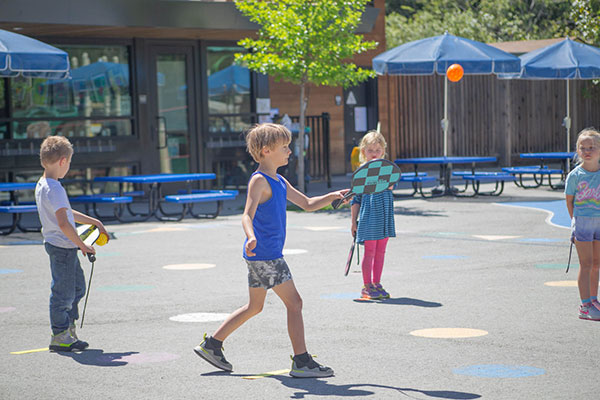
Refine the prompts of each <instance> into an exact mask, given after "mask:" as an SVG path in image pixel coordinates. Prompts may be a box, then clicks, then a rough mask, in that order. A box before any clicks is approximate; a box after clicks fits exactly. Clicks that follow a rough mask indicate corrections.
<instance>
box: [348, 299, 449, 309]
mask: <svg viewBox="0 0 600 400" xmlns="http://www.w3.org/2000/svg"><path fill="white" fill-rule="evenodd" d="M354 301H355V302H357V303H377V304H394V305H401V306H416V307H427V308H431V307H441V306H442V303H438V302H434V301H425V300H419V299H411V298H410V297H396V298H390V299H382V300H366V299H365V300H363V299H355V300H354Z"/></svg>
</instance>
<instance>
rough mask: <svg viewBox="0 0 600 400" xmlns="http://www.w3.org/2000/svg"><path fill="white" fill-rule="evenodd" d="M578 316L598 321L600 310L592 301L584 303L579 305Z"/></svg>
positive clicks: (599, 319)
mask: <svg viewBox="0 0 600 400" xmlns="http://www.w3.org/2000/svg"><path fill="white" fill-rule="evenodd" d="M579 318H580V319H588V320H590V321H600V310H598V309H597V308H596V307H594V305H593V304H592V303H586V304H582V305H580V306H579Z"/></svg>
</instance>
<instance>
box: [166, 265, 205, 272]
mask: <svg viewBox="0 0 600 400" xmlns="http://www.w3.org/2000/svg"><path fill="white" fill-rule="evenodd" d="M216 266H217V265H216V264H171V265H165V266H164V267H163V269H170V270H177V271H189V270H194V269H209V268H214V267H216Z"/></svg>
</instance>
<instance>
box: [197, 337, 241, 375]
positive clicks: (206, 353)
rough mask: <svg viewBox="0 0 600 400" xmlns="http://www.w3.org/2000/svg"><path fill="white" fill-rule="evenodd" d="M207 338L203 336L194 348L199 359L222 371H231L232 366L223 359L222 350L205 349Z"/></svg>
mask: <svg viewBox="0 0 600 400" xmlns="http://www.w3.org/2000/svg"><path fill="white" fill-rule="evenodd" d="M207 341H208V339H207V337H206V333H205V334H204V340H203V341H202V343H200V344H199V345H198V346H196V347H194V352H195V353H196V354H198V355H199V356H200V357H202V358H203V359H205V360H206V361H208V362H209V363H211V364H212V365H214V366H215V367H217V368H219V369H222V370H223V371H227V372H231V371H233V366H232V365H231V364H230V363H229V362H228V361H227V360H226V359H225V356H224V355H223V352H222V351H221V350H222V349H212V348H210V347H207Z"/></svg>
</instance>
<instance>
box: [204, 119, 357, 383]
mask: <svg viewBox="0 0 600 400" xmlns="http://www.w3.org/2000/svg"><path fill="white" fill-rule="evenodd" d="M291 138H292V135H291V133H290V131H289V130H288V129H287V128H285V127H284V126H283V125H278V124H272V123H263V124H259V125H255V126H254V127H252V128H251V129H250V130H249V131H248V133H247V134H246V144H247V149H248V152H249V153H250V154H251V155H252V158H254V160H255V161H256V162H257V163H258V169H257V170H256V172H255V173H254V174H252V177H251V178H250V182H249V183H248V197H247V199H246V207H245V209H244V214H243V216H242V226H243V228H244V232H245V233H246V241H245V242H244V249H243V257H244V259H245V260H246V263H247V265H248V286H249V301H248V304H246V305H245V306H243V307H241V308H239V309H237V310H236V311H234V312H233V313H232V314H231V315H229V317H227V319H226V320H225V322H223V324H221V326H220V327H219V328H218V329H217V330H216V331H215V332H214V333H213V335H212V336H210V337H207V336H206V334H205V335H204V340H203V341H202V343H200V344H199V345H198V346H196V347H195V348H194V351H195V352H196V354H198V355H199V356H200V357H202V358H203V359H205V360H206V361H208V362H209V363H211V364H212V365H214V366H215V367H217V368H220V369H222V370H224V371H232V370H233V367H232V365H231V364H230V363H229V362H227V360H226V359H225V356H224V355H223V351H222V345H223V341H224V340H225V339H226V338H227V337H228V336H229V335H230V334H231V333H233V331H235V330H236V329H237V328H239V327H240V326H241V325H242V324H243V323H244V322H246V321H247V320H248V319H250V318H251V317H253V316H255V315H256V314H258V313H259V312H260V311H261V310H262V308H263V304H264V302H265V297H266V296H267V290H268V289H273V291H274V292H275V293H276V294H277V295H278V296H279V297H280V298H281V300H282V301H283V303H284V304H285V307H286V309H287V322H288V324H287V325H288V333H289V336H290V339H291V342H292V348H293V351H294V357H293V359H292V368H291V370H290V375H291V376H293V377H297V378H315V377H328V376H332V375H333V370H332V369H331V368H329V367H325V366H323V365H320V364H318V363H317V362H316V361H314V360H313V358H312V357H311V355H310V354H308V352H307V350H306V344H305V340H304V322H303V319H302V298H301V297H300V294H299V293H298V291H297V290H296V286H295V285H294V281H293V280H292V275H291V273H290V270H289V268H288V266H287V264H286V262H285V260H284V259H283V253H282V251H283V245H284V243H285V229H286V204H287V200H289V201H291V202H292V203H294V204H296V205H297V206H299V207H301V208H303V209H304V210H306V211H314V210H318V209H320V208H323V207H325V206H326V205H328V204H330V203H331V202H332V201H333V200H336V199H340V198H342V197H344V194H345V193H346V192H347V191H348V190H340V191H336V192H331V193H328V194H326V195H323V196H316V197H307V196H305V195H304V194H303V193H301V192H299V191H298V190H296V189H295V188H294V187H293V186H290V184H289V183H288V182H287V180H286V179H285V178H284V177H282V176H281V175H279V174H277V168H279V167H281V166H284V165H287V163H288V158H289V156H290V154H291V151H290V148H289V144H290V142H291Z"/></svg>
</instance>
